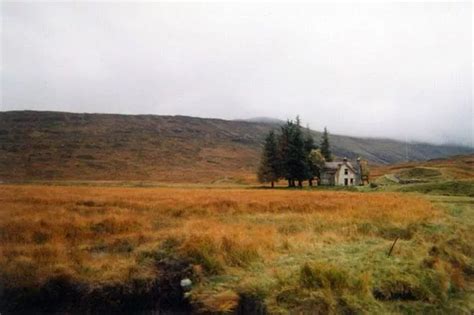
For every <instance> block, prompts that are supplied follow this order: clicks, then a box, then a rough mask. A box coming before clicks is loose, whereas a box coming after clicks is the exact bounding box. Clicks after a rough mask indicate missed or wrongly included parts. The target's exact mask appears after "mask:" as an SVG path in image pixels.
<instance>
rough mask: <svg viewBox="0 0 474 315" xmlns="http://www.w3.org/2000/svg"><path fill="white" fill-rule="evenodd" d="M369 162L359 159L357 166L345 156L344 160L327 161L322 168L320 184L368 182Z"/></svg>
mask: <svg viewBox="0 0 474 315" xmlns="http://www.w3.org/2000/svg"><path fill="white" fill-rule="evenodd" d="M368 182H369V175H368V167H367V162H365V161H362V160H361V159H360V158H358V159H357V162H356V163H355V166H354V165H353V164H352V163H351V162H349V161H348V160H347V158H344V159H343V160H342V161H335V162H325V164H324V167H323V169H322V170H321V178H320V185H328V186H356V185H364V184H368Z"/></svg>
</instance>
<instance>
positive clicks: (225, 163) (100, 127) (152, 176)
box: [0, 111, 470, 183]
mask: <svg viewBox="0 0 474 315" xmlns="http://www.w3.org/2000/svg"><path fill="white" fill-rule="evenodd" d="M272 128H278V124H276V123H262V122H245V121H226V120H219V119H202V118H192V117H183V116H152V115H139V116H131V115H105V114H73V113H57V112H32V111H24V112H2V113H0V180H4V181H5V180H14V179H17V180H25V179H40V180H44V179H75V180H155V181H164V182H188V183H189V182H205V183H211V182H221V183H226V182H229V183H250V182H253V181H254V180H255V175H254V173H255V169H256V167H257V165H258V161H259V155H260V150H261V144H262V140H263V138H264V136H265V134H266V133H267V132H268V131H269V130H270V129H272ZM314 136H315V138H316V139H317V141H319V137H320V133H318V132H314ZM331 141H332V145H333V152H334V153H335V154H336V155H338V156H348V157H350V158H353V157H355V156H357V155H361V156H363V157H364V158H366V159H369V160H370V161H371V162H373V163H391V162H397V161H401V160H403V159H404V158H405V145H404V144H402V143H400V142H397V141H393V140H382V139H361V138H353V137H344V136H337V135H334V136H332V137H331ZM408 148H409V156H410V158H412V159H428V158H433V157H439V156H446V155H452V154H458V153H465V152H469V151H470V149H468V148H463V147H455V146H434V145H428V144H410V145H409V146H408Z"/></svg>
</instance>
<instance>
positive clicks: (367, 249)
mask: <svg viewBox="0 0 474 315" xmlns="http://www.w3.org/2000/svg"><path fill="white" fill-rule="evenodd" d="M453 198H454V197H438V198H435V197H433V198H432V199H431V200H428V199H427V198H425V197H421V196H417V195H403V194H399V193H357V192H347V191H309V190H303V191H295V190H249V189H202V188H201V189H200V188H164V187H162V188H124V187H74V186H67V187H61V186H39V185H38V186H35V185H17V186H8V185H3V186H0V281H1V282H2V284H3V286H4V287H7V288H9V287H10V288H11V287H18V288H19V287H23V288H33V287H41V286H45V285H47V283H48V281H50V280H51V279H56V278H58V277H66V278H67V279H68V281H70V282H72V283H80V284H86V285H87V286H89V287H90V288H95V290H99V291H100V288H108V287H110V286H116V285H122V286H124V287H126V288H128V289H127V290H135V289H133V288H137V286H136V283H140V287H143V286H144V287H146V286H150V285H152V283H153V282H154V281H155V280H156V279H157V278H159V277H161V276H162V275H161V274H160V272H159V270H157V268H156V266H157V264H160V263H161V264H163V263H164V262H168V261H170V259H171V260H173V261H174V260H176V261H185V262H189V263H190V264H191V266H192V278H193V282H194V286H193V289H192V291H191V295H190V300H191V302H192V303H193V305H195V306H196V309H198V310H200V311H202V312H228V311H231V310H235V309H236V308H237V307H241V306H239V301H243V300H246V301H251V303H254V304H255V305H254V306H255V307H260V308H265V309H266V310H267V311H269V312H271V313H288V311H290V310H291V311H296V312H302V313H305V312H310V310H314V309H318V310H320V311H321V313H341V312H345V313H360V312H372V313H380V312H401V311H404V310H405V311H406V310H408V311H409V310H410V306H409V305H413V310H416V311H425V310H441V309H449V307H451V306H450V305H454V306H452V307H455V308H456V309H464V310H466V309H468V307H467V306H465V305H466V304H465V303H466V302H465V301H464V296H465V295H466V294H468V293H469V292H471V291H470V290H471V286H470V283H471V281H472V276H473V270H474V268H473V260H472V258H473V253H474V249H473V247H472V246H473V245H472V244H474V240H473V239H472V235H471V234H472V233H470V232H469V231H470V230H471V229H472V227H473V225H472V222H473V219H472V199H471V198H468V197H463V198H454V199H453ZM396 237H400V240H399V242H398V243H397V246H396V247H395V250H394V252H393V254H392V256H391V257H387V251H388V249H389V248H390V246H391V244H392V242H393V240H394V239H395V238H396ZM104 290H105V289H104ZM466 292H467V293H466ZM453 301H454V302H453ZM458 301H460V302H458ZM249 303H250V302H249ZM407 303H408V304H407ZM453 303H454V304H453ZM456 303H458V304H456ZM252 305H253V304H252ZM406 308H408V309H406Z"/></svg>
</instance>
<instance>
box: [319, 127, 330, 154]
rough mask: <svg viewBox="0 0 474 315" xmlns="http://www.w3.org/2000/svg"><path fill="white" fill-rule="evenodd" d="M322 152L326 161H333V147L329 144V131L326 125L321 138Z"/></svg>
mask: <svg viewBox="0 0 474 315" xmlns="http://www.w3.org/2000/svg"><path fill="white" fill-rule="evenodd" d="M321 154H322V155H323V156H324V158H325V159H326V161H328V162H331V161H332V154H331V147H330V144H329V133H328V130H327V129H326V127H324V132H323V137H322V139H321Z"/></svg>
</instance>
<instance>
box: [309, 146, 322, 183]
mask: <svg viewBox="0 0 474 315" xmlns="http://www.w3.org/2000/svg"><path fill="white" fill-rule="evenodd" d="M324 162H325V159H324V156H323V155H322V154H321V150H320V149H316V150H312V151H311V153H310V154H309V168H310V169H311V172H312V174H313V177H314V178H317V180H318V182H319V181H320V180H321V170H322V168H323V167H324Z"/></svg>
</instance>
